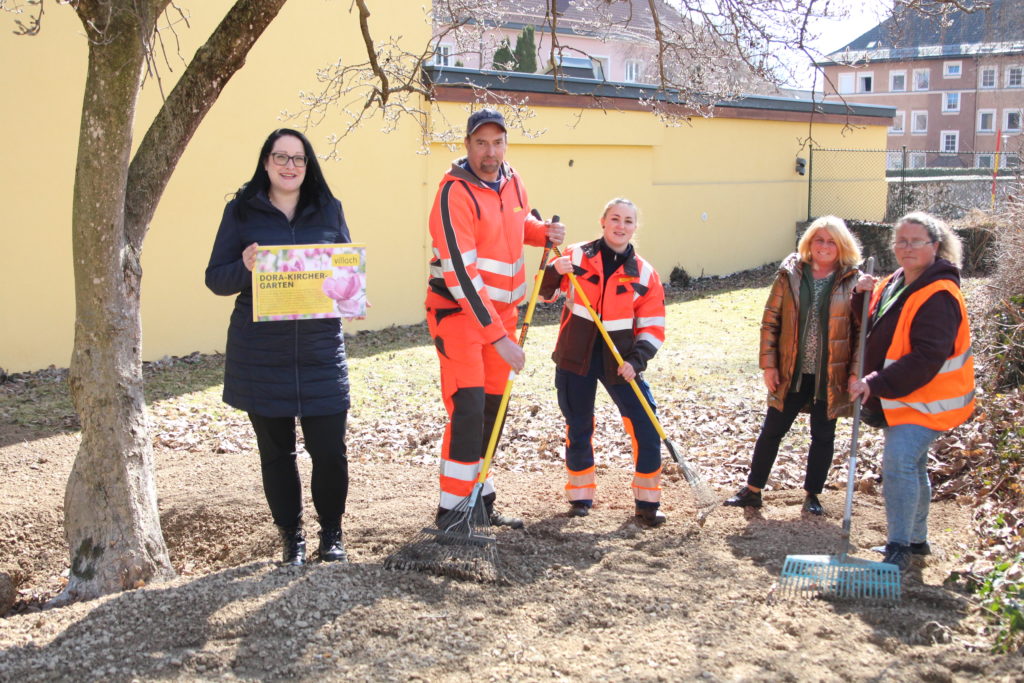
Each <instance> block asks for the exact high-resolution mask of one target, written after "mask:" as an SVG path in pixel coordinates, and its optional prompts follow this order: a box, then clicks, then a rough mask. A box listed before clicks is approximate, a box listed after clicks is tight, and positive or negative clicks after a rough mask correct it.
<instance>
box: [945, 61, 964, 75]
mask: <svg viewBox="0 0 1024 683" xmlns="http://www.w3.org/2000/svg"><path fill="white" fill-rule="evenodd" d="M954 69H955V70H956V73H953V70H954ZM963 73H964V64H963V62H943V64H942V77H943V78H960V76H962V75H963Z"/></svg>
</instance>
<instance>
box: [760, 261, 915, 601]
mask: <svg viewBox="0 0 1024 683" xmlns="http://www.w3.org/2000/svg"><path fill="white" fill-rule="evenodd" d="M874 266H875V259H874V257H871V258H869V259H868V260H867V263H866V264H865V266H864V272H866V273H868V274H871V273H872V272H873V271H874ZM868 300H869V297H868V296H867V295H865V296H864V309H863V315H862V316H861V326H860V346H859V347H858V360H859V362H858V364H857V366H858V367H859V368H861V369H862V372H863V367H864V339H865V337H866V336H867V321H868V304H869V301H868ZM860 410H861V401H860V399H859V398H858V399H857V402H856V403H855V404H854V407H853V433H852V435H851V437H850V464H849V467H848V469H847V473H846V474H847V477H846V510H845V511H844V513H843V547H842V550H841V551H840V553H839V554H838V555H787V556H786V560H785V562H784V563H783V564H782V574H781V575H780V576H779V589H778V592H779V595H780V596H782V597H808V598H809V597H816V596H819V595H820V596H823V597H834V598H842V599H849V600H869V601H877V602H898V601H899V599H900V588H901V582H900V578H901V577H900V570H899V567H897V566H896V565H894V564H889V563H888V562H871V561H868V560H861V559H858V558H856V557H850V556H849V551H850V520H851V519H852V517H853V489H854V484H855V482H856V477H855V473H856V471H857V437H858V436H859V434H860Z"/></svg>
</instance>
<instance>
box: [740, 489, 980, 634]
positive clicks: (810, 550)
mask: <svg viewBox="0 0 1024 683" xmlns="http://www.w3.org/2000/svg"><path fill="white" fill-rule="evenodd" d="M744 512H745V517H746V521H747V526H746V527H745V528H744V529H743V531H742V532H740V533H737V534H732V535H729V536H727V537H726V540H727V542H728V544H729V546H730V548H731V550H732V553H733V555H734V556H736V557H737V558H747V559H749V560H751V561H753V562H754V564H756V565H758V566H761V567H763V568H765V569H766V570H767V571H768V572H769V573H770V574H771V575H772V580H773V581H775V582H778V581H779V579H780V578H781V573H782V567H783V563H784V562H785V559H786V556H787V555H821V556H830V555H831V556H835V555H838V554H839V552H840V550H841V548H842V545H843V532H842V520H841V519H817V518H807V517H804V518H802V519H797V520H768V519H764V518H763V517H761V516H760V515H759V514H758V512H757V511H755V510H751V509H745V510H744ZM849 552H850V555H851V556H855V557H859V558H861V559H867V560H872V561H879V560H880V559H881V556H879V555H877V554H875V553H874V552H873V551H871V550H870V549H869V548H867V547H859V546H858V545H857V544H855V543H851V545H850V550H849ZM921 562H922V558H916V559H915V565H914V566H913V567H912V568H911V570H910V571H909V572H907V573H906V574H904V575H903V577H902V581H901V593H902V596H901V599H900V601H899V602H898V603H896V604H893V605H880V604H877V603H872V602H871V601H869V600H861V601H858V600H852V599H850V600H841V599H835V598H826V597H819V598H815V599H820V600H824V601H826V602H829V603H830V604H831V605H832V607H833V609H834V610H835V612H836V614H839V615H842V614H854V615H856V616H857V617H859V618H860V619H861V620H862V621H863V622H864V623H865V624H868V625H869V626H871V627H872V628H873V629H874V631H875V633H876V635H877V636H878V637H895V638H899V639H900V640H902V641H904V642H905V643H907V644H918V645H919V644H923V643H930V642H931V641H932V640H933V639H935V638H936V637H941V634H943V633H949V632H956V631H958V630H959V626H958V625H959V623H960V622H961V621H962V620H963V619H964V618H965V617H966V616H967V609H968V607H969V605H970V601H969V599H968V598H967V597H966V596H965V595H964V594H963V593H961V592H959V591H956V590H952V589H950V588H947V587H945V586H942V585H929V584H925V583H923V580H922V573H921ZM771 599H773V600H779V601H787V600H798V598H787V597H784V596H779V595H774V596H772V598H771Z"/></svg>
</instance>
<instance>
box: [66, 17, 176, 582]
mask: <svg viewBox="0 0 1024 683" xmlns="http://www.w3.org/2000/svg"><path fill="white" fill-rule="evenodd" d="M142 4H143V3H138V5H136V6H137V7H138V6H139V5H142ZM90 10H91V11H90ZM77 11H78V12H79V15H80V16H81V17H82V23H83V25H84V26H85V28H86V31H87V34H88V36H89V39H90V40H89V67H88V74H87V77H86V86H85V100H84V103H83V106H82V123H81V130H80V132H79V143H78V163H77V166H76V169H75V190H74V204H73V206H74V214H73V217H72V222H71V224H72V239H73V242H74V244H73V254H74V272H75V303H76V316H75V345H74V351H73V354H72V358H71V372H70V384H71V396H72V398H73V400H74V403H75V409H76V410H77V412H78V415H79V419H80V420H81V423H82V443H81V447H80V448H79V451H78V456H77V457H76V458H75V464H74V467H73V469H72V471H71V475H70V477H69V479H68V486H67V490H66V493H65V498H64V514H65V521H64V529H65V535H66V537H67V541H68V546H69V549H70V553H71V574H70V578H69V583H68V585H67V587H66V589H65V591H64V594H63V595H62V596H61V599H64V600H67V599H79V598H91V597H95V596H98V595H102V594H105V593H109V592H112V591H117V590H123V589H126V588H132V587H136V586H139V585H141V584H143V583H147V582H149V581H151V580H154V579H161V578H166V577H169V576H172V575H173V570H172V569H171V564H170V560H169V558H168V555H167V547H166V545H165V544H164V538H163V533H162V532H161V529H160V519H159V515H158V512H157V500H156V486H155V482H154V478H153V464H152V458H153V454H152V449H151V446H150V442H149V436H148V433H147V429H146V414H145V402H144V397H143V384H142V357H141V338H142V320H141V317H140V314H139V287H140V284H141V278H142V269H141V267H140V264H139V258H140V251H139V249H138V248H137V247H136V246H135V245H133V244H131V242H130V241H129V239H128V235H127V232H126V230H125V193H126V188H127V181H128V164H129V161H130V158H131V146H132V126H133V123H134V118H135V107H136V102H137V99H138V93H139V87H140V85H141V77H142V68H143V64H144V60H145V47H144V44H143V38H144V37H145V36H147V35H148V34H149V32H150V31H151V30H152V22H151V21H150V23H149V24H148V25H146V24H145V23H144V21H145V20H144V14H142V13H139V12H133V11H124V10H121V11H111V8H110V6H109V4H108V3H106V2H102V1H101V2H97V3H94V4H90V3H86V2H83V3H81V4H80V5H79V6H78V8H77Z"/></svg>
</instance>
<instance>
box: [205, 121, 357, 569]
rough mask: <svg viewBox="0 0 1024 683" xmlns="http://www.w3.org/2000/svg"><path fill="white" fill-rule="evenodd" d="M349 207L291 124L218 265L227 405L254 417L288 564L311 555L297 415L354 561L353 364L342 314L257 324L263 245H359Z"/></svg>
mask: <svg viewBox="0 0 1024 683" xmlns="http://www.w3.org/2000/svg"><path fill="white" fill-rule="evenodd" d="M350 241H351V240H350V238H349V232H348V226H347V225H346V224H345V215H344V213H343V211H342V208H341V202H340V201H338V200H337V199H336V198H335V197H334V195H332V194H331V191H330V188H328V186H327V182H326V180H325V179H324V177H323V173H322V172H321V170H320V165H319V163H318V162H317V158H316V155H315V154H314V152H313V148H312V146H311V145H310V143H309V140H307V139H306V137H305V136H304V135H302V134H301V133H299V132H297V131H294V130H289V129H286V128H281V129H278V130H275V131H274V132H273V133H271V134H270V136H269V137H268V138H267V140H266V142H264V144H263V148H262V149H261V150H260V156H259V162H258V164H257V166H256V171H255V173H253V176H252V179H251V180H250V181H249V182H248V183H246V184H245V185H243V186H242V187H241V189H239V191H238V193H237V194H236V196H235V198H234V199H232V200H231V201H230V202H229V203H228V205H227V207H226V208H225V209H224V216H223V218H222V219H221V223H220V228H219V229H218V231H217V238H216V241H215V242H214V244H213V252H212V253H211V254H210V262H209V265H208V266H207V267H206V286H207V287H209V288H210V290H211V291H213V293H214V294H219V295H222V296H230V295H234V294H237V295H238V296H237V297H236V298H235V308H234V311H233V312H232V314H231V323H230V325H229V327H228V340H227V350H226V352H225V353H226V360H225V367H224V401H225V402H226V403H227V404H228V405H231V406H232V407H234V408H238V409H239V410H244V411H246V412H247V413H248V415H249V420H250V422H251V423H252V426H253V430H254V431H255V432H256V442H257V444H258V446H259V451H260V465H261V470H262V474H263V491H264V493H265V494H266V496H267V502H268V503H269V504H270V512H271V515H272V516H273V519H274V524H276V525H277V526H278V529H279V530H280V533H281V539H282V542H283V544H284V561H285V563H288V564H293V565H301V564H303V563H304V562H305V559H306V543H305V537H304V535H303V531H302V485H301V482H300V480H299V472H298V468H297V467H296V463H295V456H296V453H295V439H296V432H295V418H296V417H297V418H299V421H300V423H301V424H302V433H303V438H304V439H305V446H306V451H307V452H308V453H309V455H310V458H311V459H312V463H313V473H312V482H311V489H312V494H313V505H314V507H315V508H316V512H317V515H318V516H319V521H320V529H321V531H320V547H319V555H320V558H321V559H322V560H324V561H345V560H346V559H347V558H346V555H345V549H344V545H343V544H342V534H341V517H342V515H343V514H344V512H345V498H346V496H347V493H348V460H347V458H346V454H345V423H346V418H347V416H348V408H349V392H348V367H347V365H346V361H345V341H344V337H343V335H342V329H341V321H340V320H339V319H338V318H323V319H313V320H282V321H273V322H253V313H252V272H251V271H252V268H253V265H254V263H255V260H256V251H257V249H258V247H259V246H273V245H281V244H332V243H343V242H350Z"/></svg>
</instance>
